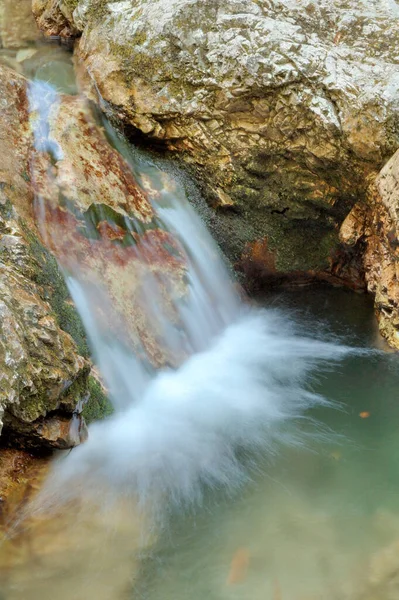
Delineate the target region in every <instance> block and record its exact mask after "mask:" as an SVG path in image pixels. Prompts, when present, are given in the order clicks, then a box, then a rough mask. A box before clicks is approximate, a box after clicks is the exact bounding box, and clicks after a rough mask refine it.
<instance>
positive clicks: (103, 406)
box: [82, 376, 114, 423]
mask: <svg viewBox="0 0 399 600" xmlns="http://www.w3.org/2000/svg"><path fill="white" fill-rule="evenodd" d="M113 412H114V409H113V407H112V404H111V402H110V400H109V398H108V397H107V396H106V395H105V394H104V392H103V390H102V387H101V385H100V384H99V383H98V381H97V379H95V378H94V377H92V376H90V377H89V397H88V400H87V402H86V403H85V405H84V407H83V411H82V415H83V416H84V418H85V421H86V423H92V422H93V421H98V420H100V419H104V418H105V417H109V416H110V415H111V414H112V413H113Z"/></svg>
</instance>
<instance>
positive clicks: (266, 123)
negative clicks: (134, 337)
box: [34, 0, 399, 286]
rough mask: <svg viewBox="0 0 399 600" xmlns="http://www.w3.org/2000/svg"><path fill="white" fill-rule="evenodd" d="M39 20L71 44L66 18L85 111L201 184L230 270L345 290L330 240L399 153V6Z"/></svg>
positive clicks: (81, 10) (77, 5)
mask: <svg viewBox="0 0 399 600" xmlns="http://www.w3.org/2000/svg"><path fill="white" fill-rule="evenodd" d="M34 7H35V14H36V17H37V19H38V23H39V25H40V26H41V27H42V29H43V30H44V31H45V32H46V31H47V33H52V34H54V31H57V33H58V34H60V35H64V34H63V33H62V32H63V26H62V27H59V28H58V29H57V27H56V24H57V22H58V20H59V19H60V18H61V16H62V17H63V18H64V19H67V21H68V22H69V23H70V26H69V31H68V34H67V35H71V31H72V29H71V28H73V29H74V30H79V32H81V33H82V37H81V39H80V41H79V44H78V47H77V51H76V55H77V61H78V62H80V63H83V65H84V68H85V70H86V71H87V73H88V78H86V86H87V83H88V84H89V87H90V85H91V95H92V97H93V98H97V99H98V95H99V94H100V95H101V97H102V98H103V101H102V106H103V108H104V109H105V110H106V111H107V112H108V113H110V114H111V115H113V117H114V118H116V119H118V120H119V121H121V120H122V121H124V122H125V123H128V124H129V125H131V126H132V131H134V130H135V131H140V132H141V133H142V134H144V135H145V136H146V138H148V139H151V140H153V141H154V142H157V143H161V144H162V145H163V146H164V147H165V148H167V149H168V150H170V151H173V152H178V153H179V154H180V155H181V156H182V157H183V158H184V160H185V161H186V162H187V164H189V165H190V166H191V167H192V169H193V171H194V172H195V173H196V174H197V175H199V178H200V179H201V181H202V182H203V185H204V189H205V190H206V192H207V196H208V198H209V200H210V202H211V204H212V205H213V206H214V207H215V208H216V210H217V211H218V217H217V222H216V224H215V227H214V230H215V232H216V235H217V237H218V238H219V241H221V243H222V246H223V248H224V250H225V251H226V252H227V254H228V255H229V257H230V258H232V259H233V261H234V262H236V263H238V264H241V266H242V267H243V268H244V270H246V271H247V272H248V271H250V272H251V274H252V277H253V278H254V279H256V278H259V277H263V275H266V276H268V275H269V274H270V273H272V274H273V273H277V279H278V278H279V273H281V272H283V273H287V272H288V273H291V274H292V275H293V277H292V279H295V278H296V277H297V275H298V274H299V280H303V274H304V273H305V274H306V277H308V276H310V278H313V277H314V276H316V277H318V276H319V275H321V278H322V279H326V278H328V277H329V276H330V275H331V276H332V280H333V282H335V281H338V282H339V281H341V282H348V281H349V282H350V281H351V277H352V276H353V273H352V270H353V267H352V264H351V259H352V257H351V255H350V254H349V256H347V255H346V254H345V248H343V247H342V246H341V245H340V242H339V238H338V226H339V225H340V223H341V222H342V220H343V219H344V217H345V216H346V214H347V213H348V212H349V210H350V209H351V207H352V206H353V204H354V203H355V202H356V201H357V200H358V199H359V198H361V197H364V196H365V194H366V179H367V176H368V175H369V174H372V173H376V172H378V170H379V169H380V168H381V167H382V165H383V164H384V162H385V161H386V160H387V159H388V158H389V157H390V156H391V155H392V154H393V153H394V152H395V150H396V149H397V148H398V145H399V137H398V136H399V133H398V132H399V129H398V127H399V125H398V122H399V121H398V119H399V116H398V115H399V113H398V109H399V106H398V99H397V98H398V87H399V55H398V50H397V49H398V42H399V38H398V35H399V34H398V31H399V28H398V23H399V8H398V6H397V3H396V2H386V3H381V2H377V1H376V0H372V1H368V2H360V3H354V2H348V1H346V0H334V1H333V2H331V1H329V0H317V1H316V0H300V1H299V2H298V1H292V0H271V1H269V0H268V1H266V0H264V1H255V0H253V1H250V2H242V1H240V0H221V1H219V2H214V1H213V0H209V1H203V0H201V1H200V0H197V1H192V0H174V1H173V2H170V1H169V0H167V1H166V0H158V1H156V2H154V1H151V2H150V1H147V0H140V1H139V2H133V1H130V0H127V1H124V2H110V1H106V0H102V1H101V2H98V1H93V0H78V1H75V0H73V1H72V0H64V1H63V2H61V3H55V2H52V0H50V1H47V2H44V1H40V2H34ZM73 35H75V33H73ZM89 94H90V92H89ZM254 246H255V253H254V251H253V249H254ZM260 246H262V247H263V248H267V256H266V260H264V259H263V258H262V257H261V255H260V253H259V252H258V250H259V247H260ZM248 263H249V266H248ZM335 278H336V279H335ZM352 284H353V281H352ZM355 285H356V286H358V284H357V283H356V284H355Z"/></svg>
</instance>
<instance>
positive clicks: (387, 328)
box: [340, 151, 399, 349]
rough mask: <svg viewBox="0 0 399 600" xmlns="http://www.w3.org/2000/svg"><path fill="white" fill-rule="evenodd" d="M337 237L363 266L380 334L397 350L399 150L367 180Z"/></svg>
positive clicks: (398, 333)
mask: <svg viewBox="0 0 399 600" xmlns="http://www.w3.org/2000/svg"><path fill="white" fill-rule="evenodd" d="M340 237H341V240H342V242H343V243H344V244H346V245H347V246H348V247H350V248H351V249H352V250H353V251H354V252H355V253H357V254H358V256H359V258H360V261H361V263H362V265H363V270H364V274H365V279H366V282H367V288H368V290H369V291H370V292H372V293H373V294H374V295H375V309H376V315H377V318H378V320H379V324H380V330H381V333H382V334H383V336H384V337H385V338H386V339H387V340H388V342H389V343H390V345H391V346H393V347H394V348H397V349H399V151H398V152H396V153H395V154H394V156H393V157H392V158H391V159H390V160H389V161H388V162H387V164H386V165H385V166H384V168H383V169H382V170H381V172H380V173H379V174H378V176H377V177H376V178H375V179H373V180H372V181H371V182H370V188H369V191H368V195H367V198H366V200H365V201H363V202H360V203H358V204H356V205H355V206H354V207H353V209H352V210H351V212H350V213H349V215H348V216H347V218H346V219H345V221H344V223H343V224H342V227H341V231H340Z"/></svg>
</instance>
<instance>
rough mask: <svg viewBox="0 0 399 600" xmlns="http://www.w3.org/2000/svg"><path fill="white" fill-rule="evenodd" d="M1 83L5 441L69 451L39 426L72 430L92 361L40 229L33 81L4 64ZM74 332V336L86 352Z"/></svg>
mask: <svg viewBox="0 0 399 600" xmlns="http://www.w3.org/2000/svg"><path fill="white" fill-rule="evenodd" d="M0 80H1V83H2V85H1V88H0V90H1V91H0V103H1V107H2V118H1V119H0V137H1V140H2V153H1V156H0V275H1V276H0V313H1V321H0V380H1V391H0V413H1V427H2V428H3V432H2V433H3V436H2V439H3V440H4V441H5V440H7V439H12V440H13V442H14V443H16V444H19V445H23V446H24V445H29V444H28V439H29V438H30V436H31V435H33V436H34V437H35V440H36V441H35V444H34V445H35V446H37V447H40V446H41V445H43V446H44V447H46V446H56V447H57V445H58V446H60V447H62V446H63V445H64V443H65V439H66V438H65V439H64V440H63V441H60V444H57V443H53V441H51V443H48V440H46V436H44V435H43V436H41V435H40V434H39V433H38V428H37V427H38V421H39V422H40V423H41V422H42V420H43V418H45V417H46V416H47V415H48V414H49V413H52V414H53V417H52V418H53V419H58V418H59V419H61V421H62V422H63V423H64V422H65V421H67V422H68V423H69V425H71V424H72V414H73V412H74V411H75V409H76V406H77V404H78V403H79V402H80V401H81V400H83V398H84V396H85V395H86V394H87V375H88V372H89V363H88V361H87V360H86V358H85V357H84V356H83V355H82V353H83V354H86V355H87V347H86V348H85V347H84V346H85V341H84V339H83V337H81V338H79V334H81V324H80V320H79V319H78V317H77V316H76V315H75V314H74V313H73V309H72V307H70V306H69V305H68V302H69V295H68V292H67V290H66V287H65V284H64V283H63V279H62V276H61V274H60V273H59V271H58V267H57V265H56V262H55V259H54V257H53V256H51V255H50V254H49V253H48V251H46V249H45V248H44V247H43V245H42V243H41V242H40V239H39V234H38V231H37V229H36V227H35V223H34V218H33V201H34V196H33V190H32V187H31V181H30V161H31V159H32V153H33V137H32V132H31V130H30V126H29V121H28V117H29V115H28V99H27V95H26V91H27V88H26V85H27V83H26V80H25V79H24V78H23V77H21V76H19V75H17V74H15V73H14V72H12V71H11V70H9V69H7V68H3V67H1V66H0ZM61 323H62V325H63V327H64V329H63V328H62V327H61ZM68 323H69V325H70V327H68ZM68 329H70V331H71V332H72V333H74V330H75V333H76V334H77V335H76V339H77V341H78V342H80V343H81V344H82V346H81V351H79V350H78V347H77V343H76V342H75V341H74V339H73V338H72V337H71V335H70V334H69V333H67V330H68ZM81 335H82V334H81ZM58 413H59V415H60V416H59V417H58V416H57V415H58ZM61 421H60V422H61ZM69 425H68V426H69ZM3 426H4V427H3ZM66 429H67V427H64V431H66ZM68 435H69V434H68ZM76 441H79V440H75V442H76Z"/></svg>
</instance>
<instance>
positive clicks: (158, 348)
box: [32, 88, 186, 367]
mask: <svg viewBox="0 0 399 600" xmlns="http://www.w3.org/2000/svg"><path fill="white" fill-rule="evenodd" d="M45 90H46V88H38V90H37V106H36V107H34V108H37V112H40V110H43V107H44V106H45V104H46V99H45V97H44V96H45ZM49 94H50V95H49V98H48V102H49V106H48V109H46V110H48V111H49V118H48V123H49V130H48V134H47V138H46V139H45V140H42V141H39V143H42V142H43V149H48V150H49V153H50V154H51V162H52V165H53V167H52V170H51V171H49V169H48V164H49V162H50V159H49V156H48V154H47V153H46V152H45V151H44V152H42V153H39V154H38V156H37V157H36V160H35V161H34V162H33V163H32V173H33V180H34V188H35V194H36V197H37V198H40V202H41V204H42V207H41V209H40V214H41V215H42V221H41V225H42V237H43V239H44V240H46V244H47V246H48V247H50V248H51V249H52V251H53V252H54V253H55V254H56V256H57V257H58V260H59V261H60V263H61V264H62V265H63V266H64V267H65V268H67V269H68V271H69V272H71V273H75V274H80V277H81V279H82V280H84V283H85V286H86V288H87V293H88V294H89V297H90V290H91V289H92V290H95V291H94V294H95V296H96V297H95V298H94V296H93V301H92V303H91V305H92V308H93V311H94V313H93V314H94V316H97V322H98V323H100V324H103V331H102V335H104V336H105V337H106V338H108V337H109V336H110V335H116V336H117V338H118V340H119V341H121V342H122V341H123V343H125V344H127V345H128V346H129V345H131V346H132V348H134V350H135V352H139V353H140V354H142V355H143V356H144V355H145V358H146V359H147V360H148V361H149V362H150V363H151V364H152V365H153V366H155V367H160V366H165V364H176V363H178V362H179V361H180V360H181V358H180V357H177V356H174V355H172V354H171V352H169V351H167V350H166V348H164V347H163V339H164V336H163V332H162V331H161V330H159V329H158V325H159V324H160V321H161V319H159V318H157V317H159V315H156V314H154V313H153V312H151V307H150V306H149V302H148V296H147V294H146V291H148V286H149V285H150V284H151V281H150V280H151V278H154V280H155V281H157V282H158V283H161V287H162V289H163V290H164V293H163V310H164V311H165V314H166V316H167V322H168V323H169V322H171V321H172V322H173V321H176V319H177V318H178V316H177V313H176V310H175V305H174V301H175V300H176V299H177V298H181V297H183V296H184V295H185V293H186V283H185V275H186V264H185V254H184V252H183V249H182V248H181V247H180V246H179V244H178V243H177V242H176V240H175V239H174V238H173V236H172V235H171V234H170V233H169V232H167V231H166V230H164V229H162V228H161V227H160V226H159V223H158V221H157V217H156V215H155V214H154V212H153V208H152V206H151V203H150V201H149V197H148V196H147V194H146V193H145V192H144V190H143V189H141V188H139V187H138V185H137V182H136V180H135V179H134V177H133V174H132V171H131V168H130V167H129V165H128V163H127V162H126V161H125V159H124V158H123V157H122V156H121V155H120V154H119V153H118V152H117V151H116V150H115V149H114V148H112V147H111V146H110V144H109V142H108V140H107V139H106V136H105V135H104V133H103V131H102V130H101V129H100V128H99V127H98V126H97V125H96V123H95V121H94V119H93V117H92V115H91V112H90V110H89V108H88V106H87V103H86V102H85V101H84V100H82V99H81V98H79V97H72V96H62V97H60V98H59V99H56V98H52V93H51V92H50V93H49ZM37 131H38V132H39V133H40V131H41V129H40V122H39V125H38V128H37ZM91 293H93V292H91ZM102 293H104V297H103V304H101V302H99V300H98V299H99V297H101V294H102ZM109 299H111V302H109ZM96 311H97V312H96ZM164 325H165V324H164Z"/></svg>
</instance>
